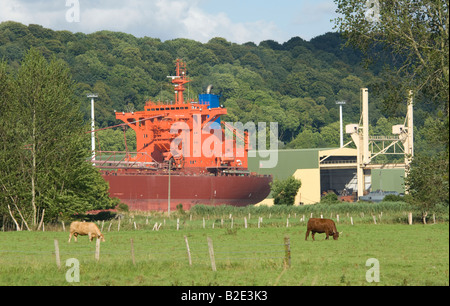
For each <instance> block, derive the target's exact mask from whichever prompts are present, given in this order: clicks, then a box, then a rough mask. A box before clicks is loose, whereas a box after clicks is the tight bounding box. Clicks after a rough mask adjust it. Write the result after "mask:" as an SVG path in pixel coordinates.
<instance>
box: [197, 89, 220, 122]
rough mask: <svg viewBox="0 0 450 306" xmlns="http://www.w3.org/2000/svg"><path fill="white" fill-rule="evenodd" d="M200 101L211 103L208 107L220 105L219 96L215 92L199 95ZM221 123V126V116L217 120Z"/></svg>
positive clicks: (201, 102) (200, 102)
mask: <svg viewBox="0 0 450 306" xmlns="http://www.w3.org/2000/svg"><path fill="white" fill-rule="evenodd" d="M198 103H199V104H203V105H209V106H208V108H218V107H220V102H219V96H218V95H213V94H202V95H198ZM214 122H217V123H218V124H219V127H218V128H220V118H218V119H217V120H216V121H214Z"/></svg>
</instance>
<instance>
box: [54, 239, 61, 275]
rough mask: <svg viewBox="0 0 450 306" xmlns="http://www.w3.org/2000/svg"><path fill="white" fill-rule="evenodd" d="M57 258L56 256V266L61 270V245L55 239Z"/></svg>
mask: <svg viewBox="0 0 450 306" xmlns="http://www.w3.org/2000/svg"><path fill="white" fill-rule="evenodd" d="M55 256H56V266H57V267H58V269H61V258H60V257H59V244H58V240H56V239H55Z"/></svg>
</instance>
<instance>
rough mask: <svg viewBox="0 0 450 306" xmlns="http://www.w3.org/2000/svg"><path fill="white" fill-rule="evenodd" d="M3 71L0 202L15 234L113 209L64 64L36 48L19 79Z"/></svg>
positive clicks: (0, 124)
mask: <svg viewBox="0 0 450 306" xmlns="http://www.w3.org/2000/svg"><path fill="white" fill-rule="evenodd" d="M0 71H1V72H0V78H2V79H3V80H2V84H3V85H2V87H1V88H0V89H1V95H0V102H1V105H2V106H1V109H0V111H1V112H2V116H1V118H0V139H1V141H2V146H1V148H0V196H1V198H2V200H4V202H3V203H5V204H4V205H5V206H7V208H8V209H7V211H8V213H9V215H10V217H11V218H12V219H13V221H14V222H15V224H16V226H17V229H18V230H20V229H21V226H19V222H20V223H23V224H24V226H25V227H26V228H27V229H28V230H32V229H38V228H39V227H40V226H41V225H42V222H43V220H44V218H45V220H55V219H57V218H58V216H60V215H61V214H73V213H75V212H85V211H87V210H91V209H102V208H111V207H112V206H113V201H112V200H111V199H110V198H109V196H108V185H107V183H106V182H105V181H104V180H103V179H102V177H101V175H100V173H99V172H98V170H96V169H95V168H94V167H92V165H90V164H89V163H88V162H87V160H88V158H89V155H90V152H89V145H88V144H89V142H88V141H89V137H88V135H87V134H86V133H85V131H86V130H88V126H87V125H86V124H85V123H84V122H83V120H82V118H83V116H82V113H81V112H80V110H79V107H78V105H77V104H76V103H75V102H74V99H73V85H74V84H73V81H72V79H71V76H70V74H69V70H68V68H67V67H66V65H65V64H64V63H63V62H61V61H59V60H56V59H52V60H51V61H50V62H48V61H47V60H46V59H45V58H44V57H43V56H42V54H40V53H39V51H38V50H37V49H34V48H32V49H30V51H29V52H28V53H27V55H26V56H25V58H24V60H23V62H22V65H21V66H20V69H19V71H18V73H17V75H14V76H13V75H10V74H7V73H5V69H4V68H1V69H0ZM2 210H3V211H4V210H5V209H2ZM18 220H19V221H18Z"/></svg>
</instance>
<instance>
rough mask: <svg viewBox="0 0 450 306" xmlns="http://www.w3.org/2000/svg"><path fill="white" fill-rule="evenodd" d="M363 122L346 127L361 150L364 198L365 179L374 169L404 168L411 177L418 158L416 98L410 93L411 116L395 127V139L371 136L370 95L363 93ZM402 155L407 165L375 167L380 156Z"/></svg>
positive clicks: (360, 178)
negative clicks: (415, 124) (416, 154)
mask: <svg viewBox="0 0 450 306" xmlns="http://www.w3.org/2000/svg"><path fill="white" fill-rule="evenodd" d="M361 102H362V111H361V113H362V114H361V119H362V125H361V120H360V123H359V124H348V125H346V132H347V133H348V134H350V136H351V138H352V140H353V143H354V144H355V145H356V149H357V168H356V169H357V173H356V174H357V181H358V196H359V197H361V196H363V195H364V192H365V187H364V184H365V183H364V182H365V176H369V175H370V170H371V169H394V168H404V169H405V175H407V173H408V169H409V165H410V163H411V159H412V157H413V155H414V137H413V128H414V122H413V94H412V92H411V91H410V92H409V97H408V107H407V114H406V118H405V123H404V124H402V125H394V126H393V127H392V134H394V136H369V91H368V89H367V88H362V89H361ZM384 154H401V155H404V157H405V158H404V163H399V164H375V163H373V160H374V158H375V157H376V156H378V155H384Z"/></svg>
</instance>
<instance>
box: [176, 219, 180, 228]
mask: <svg viewBox="0 0 450 306" xmlns="http://www.w3.org/2000/svg"><path fill="white" fill-rule="evenodd" d="M179 229H180V218H177V231H178V230H179Z"/></svg>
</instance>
